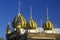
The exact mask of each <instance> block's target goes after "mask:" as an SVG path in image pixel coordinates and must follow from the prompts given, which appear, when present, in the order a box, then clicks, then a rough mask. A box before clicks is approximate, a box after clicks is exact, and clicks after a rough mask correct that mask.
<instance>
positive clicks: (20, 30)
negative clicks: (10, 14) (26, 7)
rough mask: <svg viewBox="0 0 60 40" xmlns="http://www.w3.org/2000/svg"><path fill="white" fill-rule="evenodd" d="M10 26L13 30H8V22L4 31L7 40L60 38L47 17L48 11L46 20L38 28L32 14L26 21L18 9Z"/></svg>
mask: <svg viewBox="0 0 60 40" xmlns="http://www.w3.org/2000/svg"><path fill="white" fill-rule="evenodd" d="M31 9H32V7H31ZM19 10H20V7H19ZM47 10H48V8H47ZM31 14H32V12H31ZM12 27H13V31H11V30H10V23H8V25H7V31H6V39H7V40H60V34H56V31H55V28H54V25H53V23H52V22H51V21H50V20H49V18H48V12H47V17H46V22H45V23H44V24H43V25H42V28H38V26H37V23H36V22H35V21H34V20H33V18H32V16H30V20H29V22H28V23H27V22H26V20H25V18H24V17H23V16H22V15H21V12H20V11H19V12H18V15H17V16H15V18H14V20H13V22H12Z"/></svg>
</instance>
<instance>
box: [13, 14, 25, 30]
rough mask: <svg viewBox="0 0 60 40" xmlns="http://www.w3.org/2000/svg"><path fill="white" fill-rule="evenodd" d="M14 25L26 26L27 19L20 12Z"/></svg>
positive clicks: (16, 26) (18, 26)
mask: <svg viewBox="0 0 60 40" xmlns="http://www.w3.org/2000/svg"><path fill="white" fill-rule="evenodd" d="M13 27H14V28H18V29H20V28H26V20H25V18H24V17H23V16H22V15H21V14H20V13H18V15H17V16H16V17H15V18H14V21H13Z"/></svg>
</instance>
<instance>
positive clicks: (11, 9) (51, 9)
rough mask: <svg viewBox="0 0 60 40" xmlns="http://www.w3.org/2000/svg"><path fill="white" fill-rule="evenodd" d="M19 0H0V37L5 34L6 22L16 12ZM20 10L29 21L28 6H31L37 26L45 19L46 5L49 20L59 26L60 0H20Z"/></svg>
mask: <svg viewBox="0 0 60 40" xmlns="http://www.w3.org/2000/svg"><path fill="white" fill-rule="evenodd" d="M18 2H19V0H0V37H4V38H5V36H6V28H7V23H8V22H10V24H11V29H12V21H13V19H14V17H15V16H16V15H17V14H18ZM20 2H21V5H20V8H21V9H20V11H21V14H22V15H23V16H24V18H25V19H26V20H27V22H28V21H29V17H30V6H32V16H33V19H34V20H35V21H36V22H37V24H38V27H40V26H41V25H40V24H41V21H40V20H41V19H42V23H45V21H46V7H47V6H48V15H49V19H50V20H51V22H52V23H53V24H54V25H56V26H55V28H60V0H20Z"/></svg>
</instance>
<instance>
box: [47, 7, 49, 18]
mask: <svg viewBox="0 0 60 40" xmlns="http://www.w3.org/2000/svg"><path fill="white" fill-rule="evenodd" d="M48 18H49V17H48V7H47V19H48Z"/></svg>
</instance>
